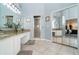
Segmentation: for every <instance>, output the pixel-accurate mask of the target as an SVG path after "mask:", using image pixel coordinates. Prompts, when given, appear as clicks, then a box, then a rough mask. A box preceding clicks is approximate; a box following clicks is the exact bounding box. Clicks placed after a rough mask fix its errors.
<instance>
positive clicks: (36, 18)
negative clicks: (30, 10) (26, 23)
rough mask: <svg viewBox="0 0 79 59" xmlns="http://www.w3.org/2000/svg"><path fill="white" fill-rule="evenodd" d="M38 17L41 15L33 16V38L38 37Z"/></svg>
mask: <svg viewBox="0 0 79 59" xmlns="http://www.w3.org/2000/svg"><path fill="white" fill-rule="evenodd" d="M40 18H41V16H34V38H40Z"/></svg>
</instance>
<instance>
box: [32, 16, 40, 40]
mask: <svg viewBox="0 0 79 59" xmlns="http://www.w3.org/2000/svg"><path fill="white" fill-rule="evenodd" d="M34 16H40V15H34ZM34 16H33V20H34V21H35V19H34ZM39 22H40V37H39V38H40V39H41V16H40V21H39ZM34 23H35V22H34ZM33 25H34V24H33ZM34 28H35V26H33V38H35V37H34Z"/></svg>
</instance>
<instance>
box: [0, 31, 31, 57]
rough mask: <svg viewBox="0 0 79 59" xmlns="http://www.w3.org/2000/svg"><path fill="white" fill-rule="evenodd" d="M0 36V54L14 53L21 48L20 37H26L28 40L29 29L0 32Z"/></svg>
mask: <svg viewBox="0 0 79 59" xmlns="http://www.w3.org/2000/svg"><path fill="white" fill-rule="evenodd" d="M1 35H2V36H3V37H2V36H1ZM0 36H1V37H0V55H16V54H18V52H19V51H20V50H21V42H22V39H23V38H24V37H26V40H30V31H27V30H25V31H24V32H21V33H18V34H14V33H13V34H12V33H9V34H3V33H0ZM27 37H28V38H27ZM23 41H24V40H23Z"/></svg>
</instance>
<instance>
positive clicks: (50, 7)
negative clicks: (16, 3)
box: [21, 3, 75, 14]
mask: <svg viewBox="0 0 79 59" xmlns="http://www.w3.org/2000/svg"><path fill="white" fill-rule="evenodd" d="M72 4H75V3H21V7H22V10H23V12H24V13H27V9H29V8H30V9H32V8H34V10H36V9H37V8H38V9H37V10H39V9H40V10H41V9H43V11H44V13H45V14H50V13H51V12H52V11H55V10H58V9H61V8H65V7H67V6H69V5H72ZM29 12H30V11H29Z"/></svg>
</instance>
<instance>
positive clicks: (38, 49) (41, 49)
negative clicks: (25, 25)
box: [20, 39, 79, 55]
mask: <svg viewBox="0 0 79 59" xmlns="http://www.w3.org/2000/svg"><path fill="white" fill-rule="evenodd" d="M21 51H33V52H32V55H79V53H78V49H75V48H71V47H68V46H64V45H60V44H56V43H52V42H51V40H50V41H49V40H39V39H37V40H36V39H35V44H33V45H27V44H24V45H22V49H21ZM20 55H22V54H20ZM26 55H29V54H27V53H26ZM30 55H31V54H30Z"/></svg>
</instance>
